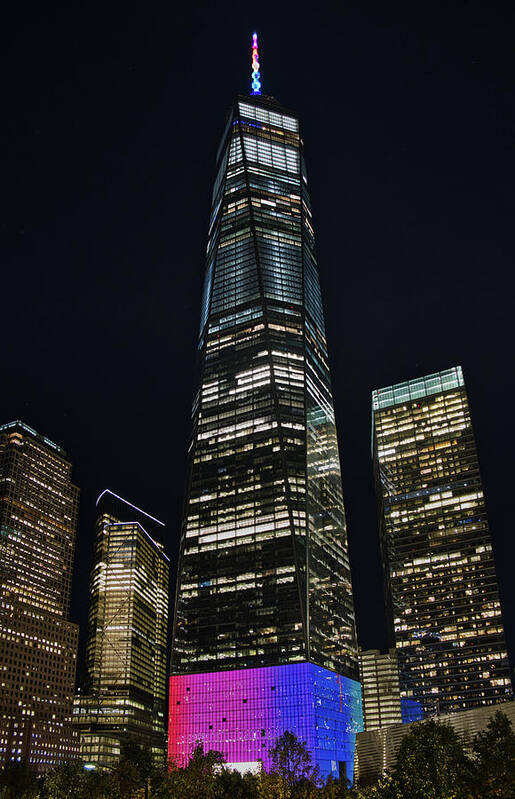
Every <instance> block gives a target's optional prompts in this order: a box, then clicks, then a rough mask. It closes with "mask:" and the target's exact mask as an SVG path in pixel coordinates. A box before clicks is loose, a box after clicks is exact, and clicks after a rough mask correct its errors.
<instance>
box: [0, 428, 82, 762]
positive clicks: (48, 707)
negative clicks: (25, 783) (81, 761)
mask: <svg viewBox="0 0 515 799" xmlns="http://www.w3.org/2000/svg"><path fill="white" fill-rule="evenodd" d="M78 501H79V490H78V488H77V487H76V486H75V485H73V484H72V482H71V463H70V462H69V461H68V459H67V458H66V453H65V452H64V450H62V449H61V448H60V447H58V446H57V445H56V444H54V443H53V442H52V441H50V440H49V439H47V438H45V437H44V436H41V435H40V434H39V433H37V432H36V431H35V430H33V429H32V428H30V427H28V426H27V425H25V424H24V423H23V422H19V421H17V422H11V423H9V424H6V425H3V426H2V427H0V532H1V535H0V763H3V762H4V761H5V760H21V759H25V760H27V762H29V763H30V765H31V766H32V767H33V768H34V770H35V771H36V772H37V773H38V774H41V773H43V772H45V771H46V770H48V769H50V768H53V767H54V766H56V765H58V764H59V763H60V762H62V761H63V760H67V759H69V758H71V757H74V756H76V754H77V742H76V740H75V739H74V736H73V728H72V701H73V692H74V687H75V668H76V658H77V640H78V627H77V625H75V624H72V623H71V622H70V621H68V613H69V604H70V590H71V575H72V567H73V553H74V546H75V530H76V525H77V512H78Z"/></svg>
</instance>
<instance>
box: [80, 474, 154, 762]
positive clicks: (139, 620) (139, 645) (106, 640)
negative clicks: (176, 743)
mask: <svg viewBox="0 0 515 799" xmlns="http://www.w3.org/2000/svg"><path fill="white" fill-rule="evenodd" d="M97 509H98V514H99V515H98V518H97V523H96V537H95V552H94V559H93V567H92V572H91V588H90V606H89V616H88V640H87V651H86V659H87V680H86V684H85V685H84V686H83V689H82V690H81V693H80V694H79V695H78V696H77V698H76V701H75V708H74V722H75V725H76V727H77V729H78V731H79V734H80V752H81V756H82V757H83V758H84V760H86V761H87V762H89V763H91V764H95V765H97V766H98V767H99V768H110V767H112V766H114V765H115V764H116V762H117V760H118V759H119V756H120V749H121V745H122V743H123V742H124V741H128V740H132V741H136V742H137V743H139V744H140V745H141V746H143V747H144V748H146V749H148V750H150V751H151V752H152V755H153V757H154V760H155V761H156V762H164V758H165V751H166V732H165V709H166V706H165V693H166V658H167V629H168V579H169V559H168V557H167V555H166V554H165V552H164V548H163V543H162V536H163V528H164V524H163V522H160V521H159V520H158V519H156V518H154V517H153V516H150V515H149V514H148V513H146V512H145V511H142V510H141V509H140V508H137V507H136V506H134V505H133V504H131V503H130V502H127V500H125V499H123V498H122V497H119V496H118V495H117V494H114V493H113V492H112V491H109V490H106V491H103V492H102V493H101V494H100V496H99V498H98V500H97Z"/></svg>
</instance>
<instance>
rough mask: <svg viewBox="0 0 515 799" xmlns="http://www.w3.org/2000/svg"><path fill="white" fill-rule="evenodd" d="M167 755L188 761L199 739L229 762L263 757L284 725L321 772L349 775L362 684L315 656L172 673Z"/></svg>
mask: <svg viewBox="0 0 515 799" xmlns="http://www.w3.org/2000/svg"><path fill="white" fill-rule="evenodd" d="M168 723H169V757H170V759H171V760H174V761H176V762H177V764H178V765H179V766H183V765H185V764H186V763H187V761H188V758H189V755H190V754H191V752H192V750H193V748H194V747H195V744H196V742H197V741H202V743H203V744H204V749H206V750H208V749H214V750H217V751H220V752H222V753H223V755H224V757H225V759H226V761H227V762H228V763H231V764H232V763H243V762H245V763H256V762H258V761H260V760H261V761H262V762H263V766H264V768H265V769H267V768H269V767H270V759H269V755H268V750H269V749H270V747H272V746H273V745H274V743H275V741H276V739H277V738H278V737H279V736H280V735H282V733H283V732H285V731H286V730H288V731H290V732H293V733H295V735H296V736H297V737H298V738H299V739H300V740H301V741H304V742H305V743H306V745H307V747H308V749H309V750H310V752H311V754H312V757H313V762H314V763H315V764H317V765H318V767H319V769H320V772H321V774H322V775H323V776H324V777H327V776H328V775H329V774H333V776H335V777H338V776H340V775H343V774H345V775H346V777H347V778H348V779H350V780H352V776H353V768H354V745H355V739H356V733H357V732H360V731H361V730H362V729H363V724H362V706H361V689H360V684H359V683H358V682H356V681H355V680H351V679H349V678H348V677H342V676H340V675H338V674H336V673H335V672H332V671H329V670H328V669H323V668H321V667H320V666H316V665H314V664H313V663H291V664H287V665H284V666H269V667H263V668H256V669H238V670H231V671H218V672H207V673H202V674H189V675H180V676H172V677H170V713H169V722H168Z"/></svg>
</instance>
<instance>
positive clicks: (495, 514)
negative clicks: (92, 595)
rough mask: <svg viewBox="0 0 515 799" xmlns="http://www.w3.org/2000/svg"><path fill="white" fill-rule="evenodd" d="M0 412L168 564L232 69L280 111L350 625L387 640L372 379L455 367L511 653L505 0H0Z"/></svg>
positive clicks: (82, 532) (512, 23)
mask: <svg viewBox="0 0 515 799" xmlns="http://www.w3.org/2000/svg"><path fill="white" fill-rule="evenodd" d="M3 28H4V33H3V42H2V47H1V51H2V61H3V64H2V65H1V67H2V83H3V84H4V86H5V90H6V91H5V94H4V97H3V99H2V104H1V112H0V113H1V115H2V116H5V125H2V130H3V131H4V132H5V145H6V146H5V148H2V151H3V156H2V159H3V164H2V174H3V176H2V181H1V185H2V188H3V195H4V200H5V206H6V208H5V211H4V212H3V214H2V216H1V219H0V224H1V239H2V261H1V263H2V267H3V269H2V279H1V283H0V287H1V309H2V310H1V314H0V325H1V341H2V391H1V394H0V422H6V421H9V420H11V419H14V418H21V419H23V420H24V421H26V422H27V423H28V424H30V425H32V426H34V427H35V428H36V429H37V430H39V431H40V432H41V433H43V434H44V435H46V436H48V437H50V438H51V439H53V440H55V441H56V442H57V443H59V444H61V445H62V446H63V447H64V448H65V449H66V450H67V451H68V453H69V454H70V456H71V458H72V460H73V464H74V478H75V481H76V482H77V484H78V485H79V486H80V488H81V491H82V503H81V512H80V520H79V530H78V537H77V559H76V560H77V563H76V580H75V586H74V599H73V608H72V614H73V618H74V619H75V620H76V621H79V622H80V623H81V625H83V623H84V621H85V618H86V612H87V586H88V568H89V560H90V557H91V546H92V539H93V519H94V500H95V497H96V495H97V494H98V493H99V491H100V490H101V489H103V488H106V487H109V488H111V489H113V490H115V491H117V492H118V493H120V494H122V495H123V496H126V497H127V498H129V499H130V500H132V501H133V502H135V503H136V504H137V505H140V506H142V507H143V508H145V509H146V510H148V511H149V512H150V513H151V514H153V515H156V516H158V517H160V518H163V519H165V520H166V521H167V522H168V530H167V542H166V544H167V548H168V551H169V553H170V555H171V556H172V559H174V556H175V553H176V548H177V540H178V531H179V523H180V513H181V504H182V499H183V497H182V494H183V487H184V471H185V458H186V448H187V443H188V435H189V427H190V417H189V412H190V404H191V397H192V392H193V388H194V375H195V347H196V336H197V330H198V322H199V312H200V289H201V279H202V272H203V267H204V262H203V257H204V250H205V244H206V234H207V220H208V214H209V203H210V193H211V187H212V181H213V177H214V174H213V173H214V157H215V153H216V148H217V146H218V140H219V137H220V135H221V132H222V128H223V123H224V118H225V113H226V110H227V108H228V106H229V104H230V102H231V99H232V96H233V95H234V94H236V93H237V92H243V93H247V92H248V91H249V84H250V35H251V33H252V31H253V30H254V29H256V30H257V31H258V33H259V37H260V56H261V67H262V69H261V71H262V81H263V90H264V92H265V93H268V94H272V95H274V96H275V97H276V98H277V99H278V100H279V101H280V102H282V103H283V104H284V105H285V106H287V107H290V108H292V109H295V110H296V111H298V112H299V114H300V117H301V121H302V123H303V132H304V140H305V145H306V155H307V161H308V173H309V177H310V188H311V197H312V204H313V210H314V218H315V228H316V232H317V239H318V255H319V265H320V273H321V282H322V290H323V295H324V302H325V311H326V323H327V334H328V340H329V351H330V358H331V363H332V373H333V384H334V394H335V405H336V414H337V421H338V424H339V435H340V445H341V456H342V467H343V479H344V495H345V501H346V508H347V516H348V523H349V537H350V550H351V558H352V569H353V579H354V587H355V595H356V607H357V613H358V632H359V638H360V642H361V644H362V645H363V646H365V647H375V646H382V645H384V642H385V636H384V629H383V618H382V609H381V593H380V590H381V589H380V575H379V556H378V545H377V521H376V511H375V500H374V495H373V484H372V469H371V463H370V391H371V389H372V388H378V387H381V386H384V385H388V384H390V383H392V382H397V381H402V380H405V379H409V378H412V377H417V376H420V375H422V374H426V373H429V372H432V371H436V370H439V369H444V368H447V367H449V366H451V365H454V364H457V363H461V364H462V366H463V368H464V372H465V379H466V382H467V386H468V390H469V396H470V402H471V407H472V413H473V421H474V426H475V430H476V436H477V440H478V448H479V455H480V462H481V465H482V472H483V477H484V483H485V491H486V496H487V502H488V508H489V512H490V520H491V526H492V535H493V538H494V545H495V552H496V558H497V565H498V572H499V578H500V584H501V595H502V600H503V607H504V619H505V625H506V631H507V636H508V642H509V645H510V650H511V652H512V653H513V654H515V632H514V631H513V627H514V621H515V587H514V580H513V564H514V560H515V535H514V532H515V531H514V522H513V507H514V504H513V490H514V489H513V485H514V483H513V461H514V458H513V453H514V452H515V441H514V431H513V422H512V416H513V410H512V404H513V397H514V378H513V343H514V341H513V338H514V337H513V332H512V331H513V322H512V320H513V283H514V281H513V276H512V270H513V253H514V236H513V228H514V202H513V186H514V184H515V147H514V144H515V137H514V100H515V91H514V82H513V81H514V78H515V56H514V41H515V17H514V5H513V3H512V2H509V3H508V2H507V3H506V4H501V3H495V2H484V3H482V2H452V0H450V2H447V3H441V2H438V1H437V0H432V1H431V2H425V0H416V2H413V1H411V2H409V3H396V2H388V3H387V2H377V3H373V2H366V0H362V2H360V3H357V2H352V3H344V2H333V3H328V2H316V3H315V2H309V3H306V2H302V0H301V1H300V2H298V3H288V4H286V3H285V4H281V3H280V2H274V3H269V2H262V3H255V4H250V3H249V4H248V5H246V4H244V3H241V2H226V3H221V2H218V3H215V2H212V3H204V2H197V3H182V4H181V5H180V10H176V4H174V3H173V2H168V3H159V4H157V3H153V2H146V3H141V2H140V3H132V2H131V0H128V1H127V2H125V3H124V4H123V5H119V6H117V5H115V4H114V3H105V4H104V5H102V6H100V5H96V4H95V3H87V4H86V3H77V2H76V1H75V0H72V2H67V3H62V4H54V5H48V4H39V6H38V7H37V8H32V7H29V6H28V5H24V4H21V3H19V4H17V7H16V10H13V9H11V10H10V12H9V13H8V15H7V19H6V18H4V20H3Z"/></svg>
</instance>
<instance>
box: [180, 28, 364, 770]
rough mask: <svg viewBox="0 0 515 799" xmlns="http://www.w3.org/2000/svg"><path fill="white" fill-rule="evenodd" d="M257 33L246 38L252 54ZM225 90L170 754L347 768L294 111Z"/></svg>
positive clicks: (321, 406) (349, 609)
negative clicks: (297, 743)
mask: <svg viewBox="0 0 515 799" xmlns="http://www.w3.org/2000/svg"><path fill="white" fill-rule="evenodd" d="M256 64H257V42H256V40H255V39H254V65H256ZM259 91H260V88H259V73H258V67H257V68H256V66H255V69H254V82H253V94H252V96H250V97H245V96H239V97H237V98H236V99H235V100H234V103H233V105H232V108H231V110H230V112H229V115H228V118H227V122H226V125H225V129H224V132H223V136H222V140H221V144H220V148H219V152H218V158H217V174H216V180H215V184H214V190H213V201H212V213H211V222H210V228H209V240H208V246H207V258H206V272H205V282H204V293H203V299H202V309H201V322H200V336H199V352H200V359H199V362H200V374H199V383H198V391H197V393H196V395H195V398H194V403H193V434H192V440H191V446H190V450H189V466H188V481H187V490H186V502H185V513H184V523H183V528H182V535H181V544H180V563H179V575H178V582H177V597H176V608H175V619H174V630H173V645H172V660H171V679H170V713H169V755H170V758H172V759H173V760H175V761H176V762H178V763H179V764H183V763H184V762H185V761H187V759H188V757H189V755H190V753H191V751H192V749H193V747H194V746H195V743H196V741H198V740H200V741H202V742H203V744H204V746H205V747H206V748H208V749H216V750H219V751H221V752H223V754H224V755H225V757H226V759H227V761H228V762H229V763H232V764H242V763H243V764H257V763H258V762H259V761H263V763H264V765H265V767H266V766H267V765H268V763H269V758H268V751H269V749H270V747H271V746H272V745H273V744H274V742H275V740H276V739H277V737H278V736H279V735H281V733H282V732H284V731H285V730H290V731H292V732H294V733H296V734H297V735H298V737H299V738H300V739H301V740H303V741H305V742H306V743H307V745H308V747H309V749H310V750H311V752H312V755H313V758H314V761H315V762H316V763H317V764H318V765H319V767H320V769H321V772H322V773H323V774H325V775H327V774H330V773H332V774H335V775H338V774H342V773H344V772H346V774H347V776H348V777H352V768H353V757H354V755H353V752H354V739H355V733H356V731H357V730H359V729H360V728H361V723H362V722H361V696H360V686H359V683H358V681H357V680H358V667H357V646H356V634H355V623H354V609H353V598H352V586H351V575H350V568H349V560H348V550H347V535H346V528H345V516H344V507H343V499H342V484H341V476H340V463H339V454H338V444H337V438H336V427H335V419H334V410H333V399H332V394H331V383H330V376H329V365H328V358H327V345H326V338H325V331H324V319H323V311H322V301H321V296H320V287H319V278H318V268H317V263H316V258H315V243H314V233H313V224H312V217H311V208H310V200H309V194H308V185H307V177H306V167H305V163H304V151H303V143H302V139H301V136H300V130H299V122H298V119H297V117H296V115H295V114H293V113H291V112H290V111H287V110H285V109H284V108H282V107H281V106H280V105H279V103H278V102H276V100H274V99H273V98H271V97H265V96H261V95H260V94H259Z"/></svg>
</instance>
